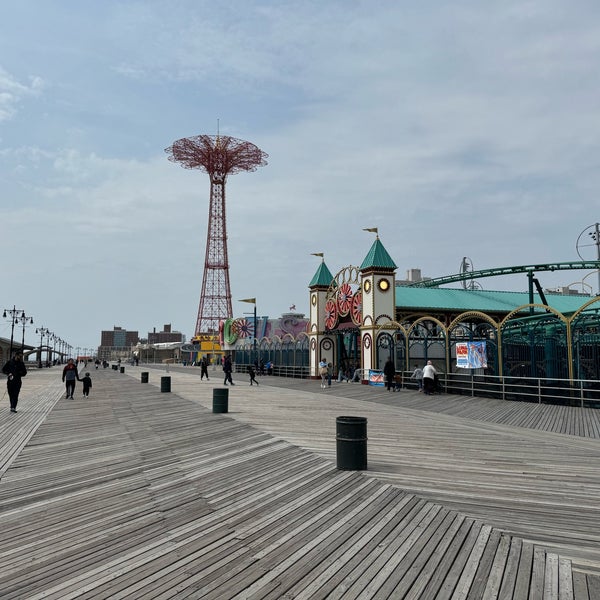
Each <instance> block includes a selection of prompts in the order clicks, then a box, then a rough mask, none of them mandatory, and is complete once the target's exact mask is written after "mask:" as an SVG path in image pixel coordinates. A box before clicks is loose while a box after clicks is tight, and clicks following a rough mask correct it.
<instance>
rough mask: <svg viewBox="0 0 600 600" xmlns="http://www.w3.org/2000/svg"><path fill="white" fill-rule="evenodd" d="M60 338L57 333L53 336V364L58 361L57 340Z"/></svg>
mask: <svg viewBox="0 0 600 600" xmlns="http://www.w3.org/2000/svg"><path fill="white" fill-rule="evenodd" d="M59 340H60V338H59V337H58V336H57V335H56V334H55V335H53V336H52V364H53V365H54V364H55V363H56V342H58V341H59Z"/></svg>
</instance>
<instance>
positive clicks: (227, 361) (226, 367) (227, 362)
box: [223, 355, 235, 385]
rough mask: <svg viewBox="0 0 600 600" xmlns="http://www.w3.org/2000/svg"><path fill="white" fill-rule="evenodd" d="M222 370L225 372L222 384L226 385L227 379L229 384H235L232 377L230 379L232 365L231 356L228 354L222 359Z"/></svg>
mask: <svg viewBox="0 0 600 600" xmlns="http://www.w3.org/2000/svg"><path fill="white" fill-rule="evenodd" d="M223 371H224V372H225V381H223V385H227V382H228V381H229V383H230V384H231V385H235V383H233V379H231V372H232V371H233V365H232V364H231V356H229V355H227V356H226V357H225V360H224V361H223Z"/></svg>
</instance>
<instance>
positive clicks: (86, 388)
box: [81, 373, 92, 398]
mask: <svg viewBox="0 0 600 600" xmlns="http://www.w3.org/2000/svg"><path fill="white" fill-rule="evenodd" d="M81 381H82V383H83V397H84V398H87V397H88V396H89V395H90V388H91V387H92V378H91V377H90V374H89V373H86V374H85V377H84V378H83V379H82V380H81Z"/></svg>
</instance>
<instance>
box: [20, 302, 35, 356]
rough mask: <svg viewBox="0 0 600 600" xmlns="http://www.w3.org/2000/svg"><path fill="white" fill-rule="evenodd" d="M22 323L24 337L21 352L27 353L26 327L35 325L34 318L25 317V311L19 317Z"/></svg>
mask: <svg viewBox="0 0 600 600" xmlns="http://www.w3.org/2000/svg"><path fill="white" fill-rule="evenodd" d="M19 320H20V321H21V325H22V326H23V335H22V336H21V352H25V325H28V324H29V325H33V317H28V316H26V315H25V311H23V314H22V315H21V316H20V317H19Z"/></svg>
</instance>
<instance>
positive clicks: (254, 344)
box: [240, 298, 258, 364]
mask: <svg viewBox="0 0 600 600" xmlns="http://www.w3.org/2000/svg"><path fill="white" fill-rule="evenodd" d="M240 302H247V303H248V304H254V342H253V344H252V354H253V358H254V360H255V361H256V362H258V354H257V352H256V325H257V323H256V298H245V299H244V300H240ZM252 364H254V363H252Z"/></svg>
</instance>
